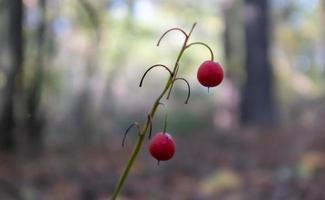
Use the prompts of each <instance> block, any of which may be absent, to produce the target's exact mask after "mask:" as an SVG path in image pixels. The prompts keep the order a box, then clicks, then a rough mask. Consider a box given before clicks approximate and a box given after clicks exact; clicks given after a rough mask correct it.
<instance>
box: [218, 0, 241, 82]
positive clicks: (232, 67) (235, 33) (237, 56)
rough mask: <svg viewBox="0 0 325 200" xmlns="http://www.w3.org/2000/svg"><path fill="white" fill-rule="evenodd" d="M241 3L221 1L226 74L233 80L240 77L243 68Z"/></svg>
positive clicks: (230, 0)
mask: <svg viewBox="0 0 325 200" xmlns="http://www.w3.org/2000/svg"><path fill="white" fill-rule="evenodd" d="M241 8H242V3H241V1H239V0H225V1H222V11H223V19H224V25H225V27H224V28H225V29H224V33H223V36H224V38H223V41H224V52H225V61H226V66H227V76H228V78H230V79H232V81H233V82H237V81H238V80H239V79H240V77H242V73H243V69H242V66H243V65H242V63H243V60H244V59H243V55H244V44H243V31H242V29H243V24H242V19H241V16H240V15H241V14H240V13H241V12H240V10H241Z"/></svg>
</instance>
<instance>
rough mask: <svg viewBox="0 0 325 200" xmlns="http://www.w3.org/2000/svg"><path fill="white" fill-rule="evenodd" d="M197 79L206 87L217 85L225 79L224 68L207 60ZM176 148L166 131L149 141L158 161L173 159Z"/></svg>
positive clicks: (200, 68) (201, 66)
mask: <svg viewBox="0 0 325 200" xmlns="http://www.w3.org/2000/svg"><path fill="white" fill-rule="evenodd" d="M197 79H198V81H199V82H200V83H201V84H202V85H203V86H205V87H208V88H210V87H215V86H217V85H219V84H220V83H221V82H222V80H223V69H222V67H221V65H220V64H219V63H217V62H214V61H210V60H208V61H205V62H203V63H202V64H201V65H200V67H199V69H198V72H197ZM175 149H176V148H175V141H174V140H173V138H172V136H171V135H170V134H169V133H166V132H158V133H156V135H155V136H154V137H153V138H152V139H151V140H150V143H149V152H150V154H151V156H152V157H154V158H155V159H156V160H157V161H158V163H159V161H166V160H169V159H171V158H172V157H173V156H174V154H175Z"/></svg>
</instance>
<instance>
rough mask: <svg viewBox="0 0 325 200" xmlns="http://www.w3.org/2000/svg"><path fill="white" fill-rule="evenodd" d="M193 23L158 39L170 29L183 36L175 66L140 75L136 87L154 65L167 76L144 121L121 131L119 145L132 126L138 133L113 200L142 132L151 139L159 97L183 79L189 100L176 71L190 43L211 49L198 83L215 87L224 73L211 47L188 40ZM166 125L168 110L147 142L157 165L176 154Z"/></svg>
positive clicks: (167, 96)
mask: <svg viewBox="0 0 325 200" xmlns="http://www.w3.org/2000/svg"><path fill="white" fill-rule="evenodd" d="M195 26H196V23H194V24H193V26H192V28H191V30H190V31H189V32H188V33H187V32H185V31H184V30H183V29H180V28H171V29H169V30H167V31H166V32H164V33H163V34H162V36H161V37H160V39H159V40H158V43H157V46H159V44H160V42H161V41H162V39H163V38H164V37H165V35H167V34H168V33H169V32H171V31H178V32H180V33H182V34H183V35H184V36H185V39H184V42H183V46H182V47H181V49H180V51H179V54H178V56H177V59H176V62H175V65H174V67H173V68H169V67H168V66H166V65H163V64H155V65H152V66H151V67H149V68H148V69H147V70H146V71H145V73H144V74H143V76H142V78H141V80H140V85H139V86H140V87H142V84H143V81H144V78H145V76H146V75H147V73H148V72H149V71H150V70H152V69H154V68H157V67H162V68H164V69H165V70H166V71H167V72H168V73H169V75H170V76H169V78H168V80H167V82H166V85H165V87H164V89H163V91H162V92H161V93H160V95H159V96H158V97H157V99H156V100H155V102H154V103H153V105H152V108H151V110H150V112H149V113H148V115H147V120H146V121H145V122H144V123H143V124H142V125H141V126H140V125H139V123H137V122H134V123H133V124H131V125H130V126H129V127H128V128H127V130H126V132H125V134H124V137H123V141H122V146H123V145H124V143H125V139H126V136H127V133H128V132H129V130H130V129H131V128H132V127H136V128H137V134H138V137H137V142H136V144H135V146H134V148H133V151H132V153H131V155H130V157H129V160H128V162H127V164H126V166H125V169H124V170H123V173H122V175H121V176H120V179H119V181H118V183H117V185H116V188H115V190H114V192H113V195H112V200H116V198H117V196H118V194H119V192H120V191H121V189H122V186H123V185H124V182H125V179H126V177H127V176H128V174H129V171H130V169H131V167H132V165H133V163H134V160H135V158H136V157H137V155H138V153H139V151H140V148H141V146H142V144H143V141H144V138H145V135H146V134H147V133H148V132H149V139H150V138H151V132H152V119H153V118H154V116H155V113H156V111H157V108H158V106H159V105H163V106H165V105H164V104H163V103H161V99H162V98H163V97H166V99H169V97H170V94H171V91H172V89H173V86H174V84H175V82H176V81H178V80H180V81H183V82H185V83H186V85H187V89H188V94H187V98H186V100H185V104H187V103H188V100H189V98H190V94H191V92H190V90H191V87H190V84H189V83H188V81H187V80H186V79H185V78H183V77H179V76H178V71H179V67H180V59H181V57H182V55H183V53H184V52H185V50H187V49H188V48H189V47H191V46H194V45H200V46H203V47H205V48H207V49H208V50H209V52H210V55H211V59H210V60H207V61H204V62H203V63H202V64H201V65H200V67H199V69H198V71H197V79H198V81H199V82H200V83H201V85H203V86H205V87H207V88H208V89H209V88H210V87H215V86H217V85H219V84H220V83H221V82H222V80H223V76H224V73H223V69H222V67H221V65H220V64H219V63H217V62H214V55H213V52H212V50H211V48H210V47H209V46H208V45H207V44H205V43H203V42H192V43H189V42H188V41H189V38H190V36H191V34H192V31H193V30H194V27H195ZM166 127H167V113H165V120H164V129H163V131H161V132H158V133H156V134H155V136H154V137H152V138H151V139H150V142H149V152H150V154H151V155H152V157H154V158H155V159H156V160H157V161H158V164H159V162H160V161H166V160H170V159H171V158H172V157H173V156H174V154H175V149H176V147H175V146H176V143H175V141H174V140H173V138H172V136H171V135H170V134H169V133H167V132H166Z"/></svg>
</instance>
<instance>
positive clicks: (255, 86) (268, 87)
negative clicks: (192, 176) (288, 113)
mask: <svg viewBox="0 0 325 200" xmlns="http://www.w3.org/2000/svg"><path fill="white" fill-rule="evenodd" d="M268 3H269V1H268V0H245V12H244V14H245V40H246V41H245V42H246V63H245V69H246V80H245V84H244V88H243V93H242V102H241V121H242V122H243V123H245V124H259V123H262V124H269V123H273V122H275V112H276V110H275V103H274V93H273V74H272V68H271V64H270V61H269V36H270V32H269V31H270V29H269V28H270V25H269V5H268Z"/></svg>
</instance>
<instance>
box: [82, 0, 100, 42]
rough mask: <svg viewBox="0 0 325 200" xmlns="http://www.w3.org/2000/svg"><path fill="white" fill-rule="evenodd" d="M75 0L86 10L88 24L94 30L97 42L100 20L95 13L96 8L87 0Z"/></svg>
mask: <svg viewBox="0 0 325 200" xmlns="http://www.w3.org/2000/svg"><path fill="white" fill-rule="evenodd" d="M77 2H79V3H80V6H81V7H82V8H83V9H84V11H85V12H86V14H87V16H88V18H89V21H90V24H91V26H92V29H93V30H94V31H95V34H96V39H97V42H98V41H99V40H100V38H101V34H100V29H101V22H100V16H99V15H98V14H97V10H96V9H95V8H94V6H93V5H91V3H90V2H89V1H87V0H79V1H77Z"/></svg>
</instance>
